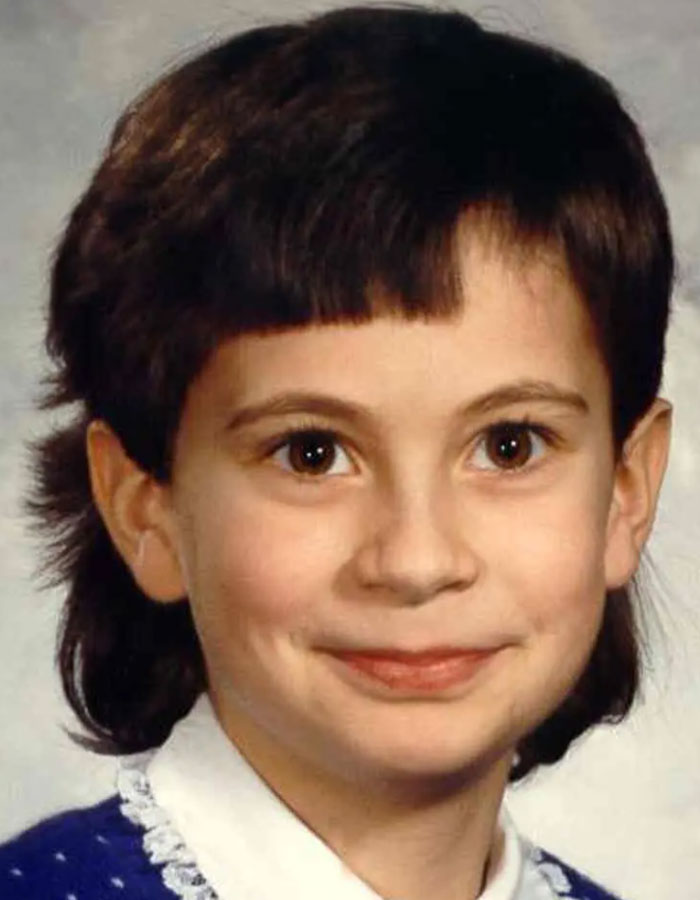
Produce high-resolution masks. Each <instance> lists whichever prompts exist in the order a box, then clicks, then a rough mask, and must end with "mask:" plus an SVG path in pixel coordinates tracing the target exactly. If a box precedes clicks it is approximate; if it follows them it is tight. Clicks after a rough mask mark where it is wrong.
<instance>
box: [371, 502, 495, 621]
mask: <svg viewBox="0 0 700 900" xmlns="http://www.w3.org/2000/svg"><path fill="white" fill-rule="evenodd" d="M459 507H460V499H459V497H458V494H457V490H456V489H455V488H454V486H453V487H452V489H451V490H450V489H449V487H447V486H446V488H445V489H443V490H442V491H437V490H433V491H429V490H426V489H424V488H420V487H418V486H416V485H413V487H412V488H411V489H407V490H405V491H403V492H401V493H400V494H398V492H395V493H394V495H393V496H392V497H390V498H387V499H385V500H384V501H383V502H381V503H379V504H374V505H373V506H372V508H371V509H370V510H369V512H368V515H367V519H366V521H367V522H369V523H370V525H369V527H368V528H367V531H369V536H368V537H367V539H366V540H365V541H364V542H362V543H361V546H360V549H359V551H358V553H357V555H356V558H355V562H356V566H357V572H358V576H359V580H360V582H361V584H362V585H363V586H364V587H365V588H367V589H374V590H376V591H379V590H383V591H385V592H386V594H387V596H391V597H392V599H393V600H394V601H395V602H400V603H404V604H407V605H419V604H422V603H424V602H426V601H428V600H430V599H431V598H433V597H435V596H436V595H438V594H441V593H443V592H446V591H461V590H465V589H466V588H468V587H469V586H470V585H471V584H472V583H473V582H474V581H475V580H476V578H477V577H478V574H479V569H480V564H479V559H478V557H477V555H476V553H475V550H474V548H473V547H472V545H471V543H470V542H469V540H468V537H467V534H466V531H467V526H466V521H465V517H464V511H463V510H460V508H459Z"/></svg>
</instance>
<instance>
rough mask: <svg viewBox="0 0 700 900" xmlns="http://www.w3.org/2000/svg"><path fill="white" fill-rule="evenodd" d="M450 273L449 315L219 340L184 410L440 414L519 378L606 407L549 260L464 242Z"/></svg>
mask: <svg viewBox="0 0 700 900" xmlns="http://www.w3.org/2000/svg"><path fill="white" fill-rule="evenodd" d="M459 272H460V281H461V285H462V295H463V301H462V303H461V306H460V307H459V308H458V310H457V311H456V312H455V313H453V314H451V315H450V316H449V317H444V318H436V319H429V320H424V319H421V320H408V319H406V318H405V317H401V316H397V315H390V314H387V315H381V316H378V317H376V318H373V319H371V320H369V321H368V322H365V323H361V324H351V323H340V324H326V325H314V326H309V327H303V328H291V329H287V330H284V331H281V332H277V333H273V334H265V335H255V334H247V335H242V336H239V337H235V338H232V339H229V340H227V341H225V342H224V343H222V344H221V345H220V346H219V348H218V349H217V350H216V351H215V352H214V354H213V356H212V358H211V359H210V360H209V363H208V364H207V366H205V369H204V371H203V372H202V373H201V375H200V377H199V378H198V379H197V380H196V382H195V384H194V385H193V386H192V389H191V392H190V396H189V398H188V404H187V405H186V409H187V406H190V407H191V406H192V404H193V403H198V404H201V403H204V404H205V405H207V406H209V405H211V406H213V407H219V408H220V409H221V410H226V409H228V408H230V407H231V406H232V405H236V403H238V402H251V403H255V402H259V401H262V400H265V399H266V398H268V397H269V396H271V395H274V394H280V393H283V392H289V391H309V392H314V393H327V394H328V393H330V394H334V395H337V396H340V397H342V398H343V399H347V400H348V401H351V402H357V403H360V404H366V405H369V406H374V407H376V409H377V410H378V411H379V412H381V411H382V410H392V411H397V412H400V413H401V414H403V413H406V414H408V415H411V414H416V413H417V412H418V411H419V410H420V411H422V412H426V413H428V412H430V411H433V412H434V413H435V415H443V414H445V415H447V414H449V411H450V409H449V408H450V407H451V406H452V405H456V404H462V403H464V402H465V401H468V400H469V399H470V398H471V397H473V396H476V395H478V394H481V393H485V392H487V391H490V390H494V389H497V388H499V387H501V386H503V385H505V384H510V383H516V382H518V381H524V380H531V381H542V382H544V381H546V382H552V383H554V384H556V385H557V386H558V387H559V388H561V389H562V390H569V391H577V392H579V393H582V394H584V396H586V397H587V398H588V399H589V400H591V399H593V400H594V401H595V395H596V394H599V395H600V400H601V402H607V393H608V385H607V376H606V373H605V368H604V365H603V363H602V360H601V355H600V353H599V350H598V347H597V344H596V341H595V338H594V335H593V329H592V326H591V323H590V320H589V316H588V313H587V310H586V308H585V306H584V304H583V302H582V301H581V299H580V297H579V295H578V293H577V291H576V288H575V287H574V285H573V284H572V282H571V280H570V278H569V276H568V273H567V270H566V267H565V265H564V264H563V262H562V261H561V260H560V259H558V258H557V257H556V256H555V255H553V254H551V253H546V252H545V251H533V252H531V253H527V254H526V253H524V252H515V251H514V252H507V251H505V250H503V249H502V248H496V247H495V246H490V245H487V244H485V243H483V242H478V241H471V242H469V243H468V244H465V246H464V248H463V252H462V254H461V256H460V269H459ZM222 414H223V413H222Z"/></svg>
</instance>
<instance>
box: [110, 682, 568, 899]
mask: <svg viewBox="0 0 700 900" xmlns="http://www.w3.org/2000/svg"><path fill="white" fill-rule="evenodd" d="M118 788H119V792H120V794H121V796H122V800H123V803H122V811H123V813H124V814H125V815H126V816H127V817H128V818H129V819H130V820H131V821H133V822H135V823H136V824H139V825H141V826H142V827H144V829H145V834H144V848H145V850H146V853H147V854H148V856H149V858H150V860H151V862H153V863H155V864H158V865H163V864H164V869H163V879H164V882H165V884H166V885H167V887H169V888H170V889H171V890H172V891H173V892H174V893H175V895H177V896H178V897H180V898H181V900H280V898H284V900H321V898H322V900H328V898H333V900H382V898H380V897H379V895H378V894H377V893H376V892H375V891H373V890H372V889H371V888H370V887H369V886H368V885H367V884H366V883H365V882H363V881H362V880H361V879H360V878H358V877H357V876H356V875H355V874H354V873H353V872H351V871H350V870H349V869H348V868H347V866H345V865H344V863H343V862H342V860H341V859H340V858H339V857H338V856H337V855H336V854H335V853H334V852H333V851H332V850H331V849H330V847H328V846H327V845H326V844H325V843H324V842H323V841H322V840H321V839H320V838H319V837H318V836H317V835H316V834H314V832H313V831H311V830H310V829H309V828H308V827H307V826H306V825H305V824H304V823H303V822H302V821H301V820H300V819H299V818H298V817H297V816H296V815H294V813H293V812H292V811H291V810H290V809H289V808H288V807H287V806H286V805H285V804H284V803H283V802H282V801H281V800H280V799H279V798H278V797H277V796H276V795H275V793H274V792H273V791H272V790H271V789H270V788H269V787H268V786H267V784H266V783H265V782H264V781H263V780H262V779H261V778H260V777H259V775H258V774H257V773H256V772H255V770H254V769H253V768H252V767H251V766H250V764H249V763H248V762H247V761H246V760H245V758H244V757H243V756H242V755H241V754H240V753H239V752H238V750H237V749H236V747H235V746H233V745H232V744H231V742H230V741H229V739H228V738H227V737H226V735H225V734H224V732H223V730H222V729H221V727H220V725H219V724H218V721H217V719H216V716H215V714H214V711H213V708H212V706H211V703H210V701H209V699H208V697H207V696H206V695H203V696H202V697H200V698H199V700H198V701H197V702H196V703H195V705H194V707H193V708H192V710H191V712H190V713H189V714H188V715H187V716H185V718H184V719H182V720H181V721H180V722H178V723H177V725H176V726H175V728H174V729H173V732H172V734H171V735H170V737H169V738H168V740H167V741H166V743H165V744H164V745H163V746H162V747H161V748H160V749H158V750H157V751H155V752H154V753H150V754H142V755H140V756H136V757H131V758H130V759H127V760H125V761H124V762H123V763H122V767H121V769H120V774H119V779H118ZM499 822H500V827H501V828H502V831H503V835H504V849H503V853H502V854H501V858H500V860H499V863H498V866H497V867H496V869H495V871H492V872H490V873H489V880H488V884H487V886H486V889H485V890H484V891H483V892H482V894H481V895H480V897H479V900H553V898H555V897H556V896H557V894H556V893H555V891H554V890H553V888H552V886H550V883H549V881H548V880H547V879H545V878H544V877H542V873H541V872H540V871H539V868H538V867H537V866H536V865H535V858H534V857H533V856H532V855H531V854H530V853H529V852H526V850H527V845H526V844H523V843H522V842H521V840H520V839H519V837H518V835H517V833H516V831H515V828H514V826H513V824H512V822H511V820H510V818H509V817H508V816H507V814H506V813H505V812H502V815H501V817H500V820H499Z"/></svg>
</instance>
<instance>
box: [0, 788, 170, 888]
mask: <svg viewBox="0 0 700 900" xmlns="http://www.w3.org/2000/svg"><path fill="white" fill-rule="evenodd" d="M120 804H121V800H120V798H119V797H117V796H114V797H110V798H109V799H107V800H105V801H103V802H102V803H98V804H97V805H95V806H92V807H89V808H87V809H78V810H71V811H69V812H65V813H61V814H59V815H57V816H53V817H51V818H50V819H46V820H44V821H43V822H40V823H39V824H37V825H35V826H33V827H32V828H30V829H28V830H27V831H25V832H23V833H22V834H20V835H18V836H17V837H15V838H12V839H11V840H10V841H8V842H7V843H5V844H3V845H0V897H3V898H5V900H91V898H94V897H103V896H104V897H110V898H112V897H114V900H146V898H148V900H160V898H163V900H165V898H172V897H173V895H172V894H171V893H170V892H169V891H167V890H166V889H165V888H164V886H163V882H162V879H161V877H160V872H159V869H157V868H156V867H154V866H153V865H152V864H151V863H150V862H149V861H148V858H147V856H146V854H145V852H144V849H143V830H142V829H141V828H139V827H138V826H136V825H133V824H132V823H131V822H130V821H129V820H128V819H127V818H125V816H124V815H123V814H122V813H121V810H120Z"/></svg>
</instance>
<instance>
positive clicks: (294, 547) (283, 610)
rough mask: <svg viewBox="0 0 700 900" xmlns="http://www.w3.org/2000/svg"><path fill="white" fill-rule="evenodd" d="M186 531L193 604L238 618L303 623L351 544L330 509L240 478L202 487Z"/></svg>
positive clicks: (264, 624)
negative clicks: (276, 496) (268, 493)
mask: <svg viewBox="0 0 700 900" xmlns="http://www.w3.org/2000/svg"><path fill="white" fill-rule="evenodd" d="M186 532H187V534H188V538H187V544H188V546H187V548H186V550H185V556H186V558H187V562H186V566H187V569H188V574H189V578H190V580H189V584H190V587H191V591H190V596H191V598H192V601H193V606H195V607H198V608H199V611H200V615H206V616H207V617H216V618H217V619H218V620H219V623H220V624H222V623H223V620H228V622H229V623H230V624H231V625H233V626H235V625H239V626H240V625H242V624H243V623H251V622H255V623H257V625H259V626H260V627H269V628H275V627H277V628H280V629H281V628H284V627H285V626H289V627H290V628H291V627H293V626H294V625H295V624H296V625H297V626H299V627H301V625H302V623H303V622H304V621H305V620H306V619H307V618H309V617H310V616H312V615H313V614H314V612H315V610H316V607H317V606H318V603H319V602H320V601H322V599H323V598H324V597H327V596H328V594H329V591H330V590H331V589H332V582H333V578H334V575H335V572H336V571H337V570H338V569H339V567H340V565H341V555H342V547H343V545H344V544H345V547H347V543H346V542H344V541H343V538H342V536H340V535H339V534H338V529H334V528H333V527H332V524H331V523H330V522H329V517H328V516H322V515H319V514H318V511H314V510H311V509H308V510H300V509H298V508H296V509H293V508H287V507H285V506H283V505H281V504H279V503H273V502H266V501H265V500H264V499H263V498H261V497H260V496H259V495H254V494H253V493H252V492H251V491H250V490H246V487H245V485H241V484H235V485H233V486H232V487H231V489H230V490H219V491H217V492H216V494H215V495H212V496H209V497H205V496H202V495H200V497H199V503H198V504H197V506H196V507H195V508H194V509H193V512H192V516H191V520H190V524H189V526H188V527H187V528H186Z"/></svg>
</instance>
